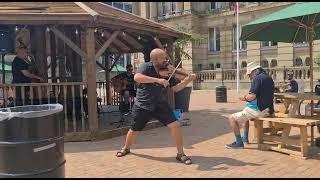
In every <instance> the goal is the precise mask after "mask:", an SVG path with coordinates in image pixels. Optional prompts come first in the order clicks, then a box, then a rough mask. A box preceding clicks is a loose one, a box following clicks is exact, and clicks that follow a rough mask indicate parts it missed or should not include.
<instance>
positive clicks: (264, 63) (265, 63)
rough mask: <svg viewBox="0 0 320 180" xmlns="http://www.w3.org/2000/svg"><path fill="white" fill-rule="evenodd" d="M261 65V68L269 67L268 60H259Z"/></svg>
mask: <svg viewBox="0 0 320 180" xmlns="http://www.w3.org/2000/svg"><path fill="white" fill-rule="evenodd" d="M261 66H262V67H263V68H268V67H269V62H268V60H266V59H264V60H262V61H261Z"/></svg>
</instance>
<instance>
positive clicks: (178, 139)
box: [167, 121, 192, 165]
mask: <svg viewBox="0 0 320 180" xmlns="http://www.w3.org/2000/svg"><path fill="white" fill-rule="evenodd" d="M167 126H168V127H169V128H170V130H171V135H172V137H173V140H174V141H175V143H176V147H177V151H178V154H177V157H176V159H177V160H178V161H180V162H182V163H184V164H187V165H189V164H192V161H191V159H190V158H189V157H187V156H186V155H185V154H184V151H183V138H182V131H181V128H180V124H179V123H178V122H177V121H175V122H172V123H170V124H168V125H167Z"/></svg>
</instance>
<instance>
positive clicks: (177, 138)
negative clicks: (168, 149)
mask: <svg viewBox="0 0 320 180" xmlns="http://www.w3.org/2000/svg"><path fill="white" fill-rule="evenodd" d="M168 127H169V128H170V130H171V135H172V138H173V140H174V142H175V144H176V147H177V150H178V154H184V152H183V140H182V131H181V128H180V124H179V123H178V122H177V121H175V122H173V123H170V124H168Z"/></svg>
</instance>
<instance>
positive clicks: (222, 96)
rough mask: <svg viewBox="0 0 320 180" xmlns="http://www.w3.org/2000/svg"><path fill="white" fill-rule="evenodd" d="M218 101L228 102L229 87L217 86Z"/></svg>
mask: <svg viewBox="0 0 320 180" xmlns="http://www.w3.org/2000/svg"><path fill="white" fill-rule="evenodd" d="M216 102H227V87H226V86H217V87H216Z"/></svg>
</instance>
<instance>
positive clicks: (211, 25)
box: [132, 2, 320, 88]
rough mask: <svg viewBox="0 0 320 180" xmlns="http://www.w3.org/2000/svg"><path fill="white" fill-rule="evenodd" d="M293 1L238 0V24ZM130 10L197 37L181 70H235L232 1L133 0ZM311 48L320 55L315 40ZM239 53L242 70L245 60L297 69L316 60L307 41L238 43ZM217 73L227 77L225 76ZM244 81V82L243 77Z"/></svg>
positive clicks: (140, 58)
mask: <svg viewBox="0 0 320 180" xmlns="http://www.w3.org/2000/svg"><path fill="white" fill-rule="evenodd" d="M292 4H293V3H292V2H239V26H242V25H245V24H247V23H249V22H251V21H253V20H255V19H257V18H260V17H263V16H266V15H268V14H271V13H273V12H275V11H278V10H280V9H283V8H286V7H288V6H289V5H292ZM132 13H134V14H136V15H140V16H142V17H144V18H146V19H150V20H153V21H156V22H159V23H162V24H165V25H167V26H169V27H172V28H175V29H181V28H183V29H187V30H190V32H192V33H195V34H198V35H200V36H201V40H200V41H198V42H195V43H192V44H189V46H188V47H187V52H188V53H189V54H190V55H191V56H192V61H183V66H184V68H186V69H188V70H192V71H194V72H206V71H214V72H216V71H220V70H223V71H234V69H236V49H237V48H236V17H235V16H234V10H233V2H132ZM240 33H241V32H240ZM275 33H276V32H275ZM313 51H314V57H320V46H319V41H315V42H314V49H313ZM239 52H240V53H239V59H240V60H239V61H240V67H241V68H245V67H246V65H247V63H248V62H252V61H255V62H259V63H260V64H261V66H262V67H264V68H267V69H268V68H271V69H277V68H278V69H279V68H282V69H286V68H291V70H292V71H295V69H299V68H301V67H307V66H309V65H310V63H312V62H314V61H311V60H310V58H309V52H308V44H307V43H298V44H291V43H281V42H259V41H248V42H246V41H240V43H239ZM132 60H133V63H134V64H135V66H136V65H137V64H139V63H141V62H143V54H140V53H139V54H134V55H133V57H132ZM314 66H315V71H316V70H317V68H318V67H319V66H318V65H317V64H316V63H315V64H314ZM292 68H293V69H292ZM277 73H278V72H277ZM308 73H309V72H308V71H303V72H298V71H297V76H296V78H298V79H299V78H303V77H305V76H307V77H308ZM278 74H280V76H279V75H278V77H279V80H283V79H285V78H286V75H285V74H286V73H284V72H282V71H281V72H279V73H278ZM318 74H319V73H316V72H315V73H314V79H315V80H316V79H319V78H320V77H318V76H319V75H318ZM215 76H216V77H217V75H215ZM233 76H234V74H233V75H232V78H231V80H234V77H233ZM221 77H222V78H226V75H224V76H223V75H221ZM209 79H210V78H209ZM242 80H243V81H245V82H248V79H246V77H243V78H242ZM306 82H307V81H306ZM210 88H211V87H210Z"/></svg>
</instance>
